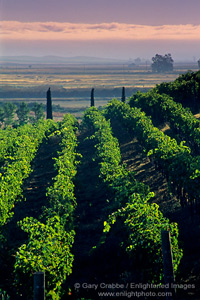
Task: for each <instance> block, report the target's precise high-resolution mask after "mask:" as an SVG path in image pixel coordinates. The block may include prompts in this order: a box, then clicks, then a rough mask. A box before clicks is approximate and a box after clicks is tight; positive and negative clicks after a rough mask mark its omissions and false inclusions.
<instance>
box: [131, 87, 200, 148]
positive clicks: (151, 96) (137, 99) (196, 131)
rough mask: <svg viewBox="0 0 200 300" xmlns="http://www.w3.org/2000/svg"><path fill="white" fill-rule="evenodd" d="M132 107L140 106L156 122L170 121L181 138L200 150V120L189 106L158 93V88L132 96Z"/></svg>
mask: <svg viewBox="0 0 200 300" xmlns="http://www.w3.org/2000/svg"><path fill="white" fill-rule="evenodd" d="M129 104H130V106H131V107H139V108H141V109H142V110H144V111H145V113H146V114H147V115H150V116H151V117H152V119H153V120H155V121H156V122H163V121H168V122H170V127H171V128H172V129H173V130H174V131H175V133H177V134H178V135H179V136H180V138H181V139H185V140H186V141H187V142H188V145H189V146H190V147H191V149H192V150H193V152H194V153H195V154H199V151H200V121H199V120H198V119H196V118H195V117H194V116H193V114H192V113H191V111H190V110H189V108H184V107H183V106H182V105H181V104H180V103H176V102H175V101H173V99H172V98H171V97H169V96H168V95H166V94H162V95H161V94H158V93H157V92H156V89H154V90H152V91H150V92H148V93H141V92H137V93H136V94H135V95H133V96H132V97H131V98H130V101H129Z"/></svg>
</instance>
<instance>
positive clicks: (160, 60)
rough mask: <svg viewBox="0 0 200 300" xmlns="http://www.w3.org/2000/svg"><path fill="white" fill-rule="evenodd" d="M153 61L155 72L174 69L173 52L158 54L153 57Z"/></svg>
mask: <svg viewBox="0 0 200 300" xmlns="http://www.w3.org/2000/svg"><path fill="white" fill-rule="evenodd" d="M152 61H153V63H152V64H151V68H152V71H153V72H157V73H164V72H171V71H173V63H174V61H173V59H172V57H171V54H170V53H168V54H165V55H164V56H163V55H160V54H156V55H155V56H154V57H152Z"/></svg>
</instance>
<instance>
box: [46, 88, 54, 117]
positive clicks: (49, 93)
mask: <svg viewBox="0 0 200 300" xmlns="http://www.w3.org/2000/svg"><path fill="white" fill-rule="evenodd" d="M47 119H53V114H52V101H51V90H50V88H49V89H48V91H47Z"/></svg>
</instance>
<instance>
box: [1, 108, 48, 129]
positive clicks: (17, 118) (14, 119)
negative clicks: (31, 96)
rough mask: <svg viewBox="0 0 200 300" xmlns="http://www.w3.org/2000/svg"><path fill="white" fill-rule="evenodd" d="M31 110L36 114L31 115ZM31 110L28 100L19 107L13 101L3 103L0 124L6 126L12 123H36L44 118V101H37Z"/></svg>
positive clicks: (14, 124) (16, 124) (15, 124)
mask: <svg viewBox="0 0 200 300" xmlns="http://www.w3.org/2000/svg"><path fill="white" fill-rule="evenodd" d="M31 110H32V111H33V112H34V115H30V111H31ZM31 110H30V108H29V107H28V105H27V103H26V102H22V103H21V104H20V105H19V106H18V107H17V105H15V104H13V103H9V102H6V103H3V104H2V105H1V106H0V124H1V126H4V127H7V126H10V125H13V126H18V125H24V124H26V123H34V122H37V121H38V120H39V119H41V118H44V108H43V104H42V103H37V102H35V103H34V105H33V107H32V109H31Z"/></svg>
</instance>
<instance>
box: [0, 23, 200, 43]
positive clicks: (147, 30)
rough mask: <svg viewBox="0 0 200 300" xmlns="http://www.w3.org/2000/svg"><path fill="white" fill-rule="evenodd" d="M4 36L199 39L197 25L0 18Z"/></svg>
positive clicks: (8, 37)
mask: <svg viewBox="0 0 200 300" xmlns="http://www.w3.org/2000/svg"><path fill="white" fill-rule="evenodd" d="M0 29H1V31H0V39H6V40H49V41H50V40H61V41H62V40H74V41H81V40H93V39H95V40H115V39H122V40H151V39H152V40H200V25H192V24H187V25H163V26H149V25H135V24H125V23H101V24H78V23H60V22H17V21H1V22H0Z"/></svg>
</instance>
